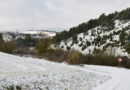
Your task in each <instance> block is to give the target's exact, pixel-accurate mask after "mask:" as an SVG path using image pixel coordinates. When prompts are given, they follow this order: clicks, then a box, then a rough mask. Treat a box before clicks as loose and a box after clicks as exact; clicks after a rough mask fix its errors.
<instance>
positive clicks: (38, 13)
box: [0, 0, 130, 31]
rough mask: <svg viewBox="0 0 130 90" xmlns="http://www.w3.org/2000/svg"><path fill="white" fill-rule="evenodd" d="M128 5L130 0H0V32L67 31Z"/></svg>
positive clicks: (129, 5)
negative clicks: (31, 30)
mask: <svg viewBox="0 0 130 90" xmlns="http://www.w3.org/2000/svg"><path fill="white" fill-rule="evenodd" d="M127 7H130V0H0V31H3V30H17V29H19V30H21V31H22V30H30V29H48V30H56V31H61V30H68V29H69V28H70V27H72V26H75V25H78V24H80V23H82V22H86V21H88V20H89V19H92V18H98V17H99V15H100V14H102V13H111V12H114V11H120V10H122V9H125V8H127Z"/></svg>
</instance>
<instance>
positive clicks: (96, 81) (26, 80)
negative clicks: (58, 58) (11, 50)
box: [0, 53, 130, 90]
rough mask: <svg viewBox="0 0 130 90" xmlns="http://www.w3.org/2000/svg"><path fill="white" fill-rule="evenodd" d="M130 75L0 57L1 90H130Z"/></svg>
mask: <svg viewBox="0 0 130 90" xmlns="http://www.w3.org/2000/svg"><path fill="white" fill-rule="evenodd" d="M128 76H130V71H129V70H126V69H121V68H114V67H104V66H89V65H85V66H84V67H79V66H69V65H65V64H58V63H53V62H48V61H45V60H41V59H35V58H25V57H19V56H13V55H9V54H4V53H0V90H21V89H22V90H93V89H94V90H130V88H129V82H130V80H129V77H128Z"/></svg>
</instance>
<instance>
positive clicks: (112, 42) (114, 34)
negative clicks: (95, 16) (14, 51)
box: [59, 20, 130, 56]
mask: <svg viewBox="0 0 130 90" xmlns="http://www.w3.org/2000/svg"><path fill="white" fill-rule="evenodd" d="M122 32H124V33H125V34H126V35H125V38H124V39H125V40H126V41H124V42H126V44H128V43H129V36H130V21H129V20H115V26H114V29H112V30H108V29H107V27H103V26H97V27H95V28H93V29H90V30H88V31H87V32H85V33H80V34H78V35H77V37H76V38H77V39H75V40H74V39H73V38H70V39H68V40H67V41H62V42H61V43H60V45H59V47H60V48H63V49H64V50H67V49H68V47H69V48H70V49H71V50H72V49H75V50H78V51H80V52H82V53H83V54H88V53H92V52H93V51H94V49H101V50H103V51H109V52H110V53H111V52H114V54H116V55H123V56H128V53H127V52H126V51H125V49H124V48H123V46H122V45H121V40H120V34H121V33H122Z"/></svg>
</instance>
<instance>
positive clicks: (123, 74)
mask: <svg viewBox="0 0 130 90" xmlns="http://www.w3.org/2000/svg"><path fill="white" fill-rule="evenodd" d="M85 68H89V69H91V70H95V71H99V72H101V73H105V74H107V75H108V76H111V77H112V79H110V80H108V81H107V82H106V83H104V84H102V85H99V86H98V87H96V88H94V89H93V90H130V85H129V83H130V78H129V76H130V70H128V69H124V68H114V67H105V66H92V65H91V66H88V65H87V66H85Z"/></svg>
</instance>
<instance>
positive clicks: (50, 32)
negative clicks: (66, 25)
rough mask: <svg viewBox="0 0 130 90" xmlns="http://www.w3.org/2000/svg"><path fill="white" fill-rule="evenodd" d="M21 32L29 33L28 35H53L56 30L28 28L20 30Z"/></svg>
mask: <svg viewBox="0 0 130 90" xmlns="http://www.w3.org/2000/svg"><path fill="white" fill-rule="evenodd" d="M22 34H30V35H39V34H46V35H47V36H50V37H53V36H55V35H56V32H54V31H47V30H28V31H24V32H22Z"/></svg>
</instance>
